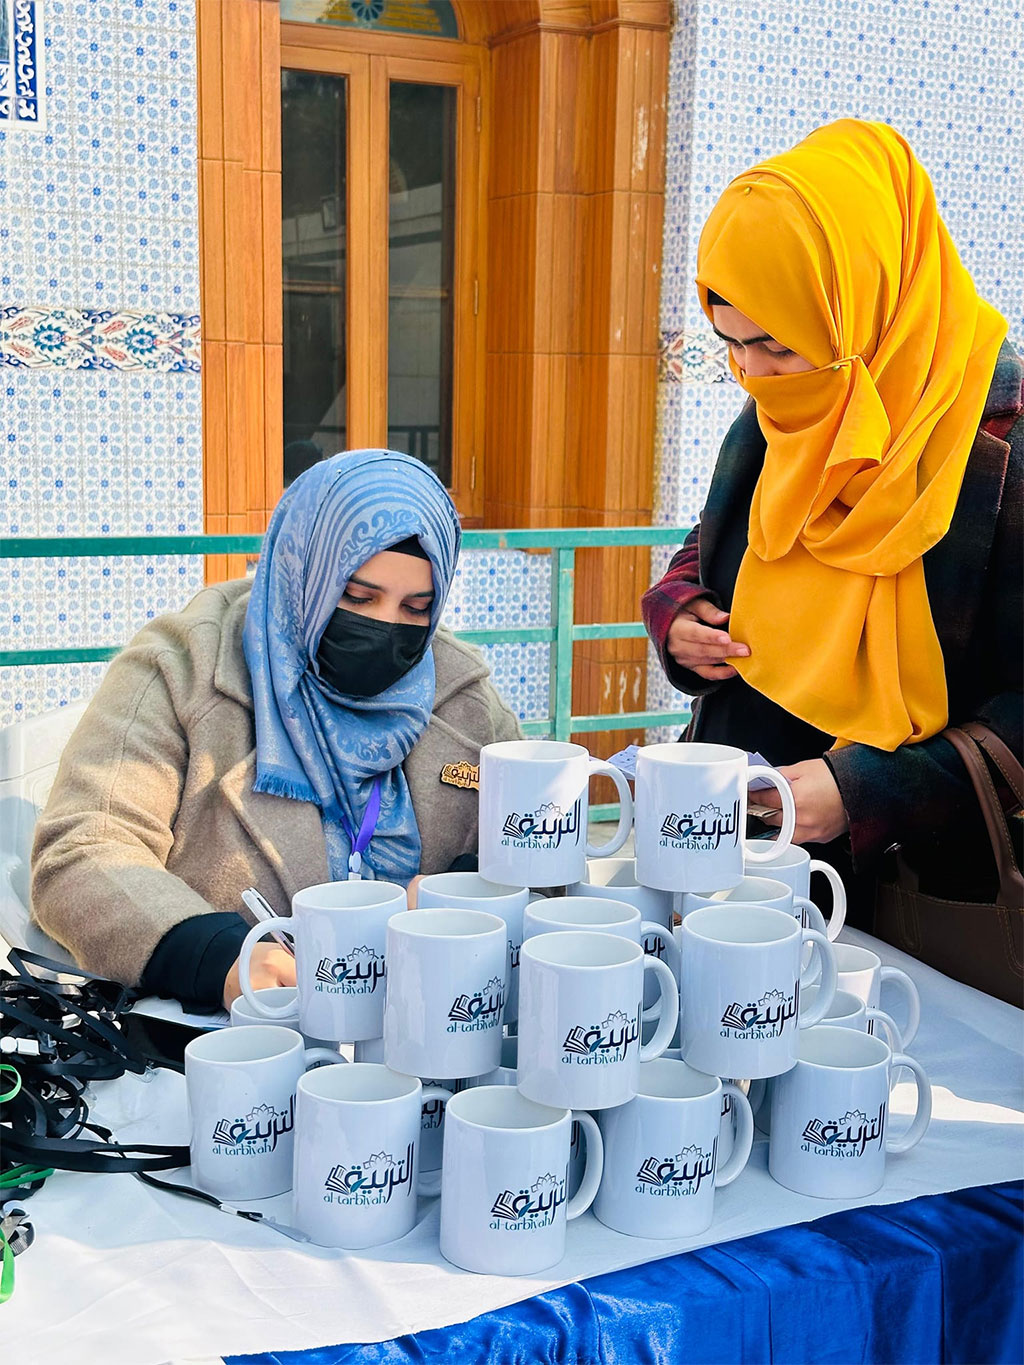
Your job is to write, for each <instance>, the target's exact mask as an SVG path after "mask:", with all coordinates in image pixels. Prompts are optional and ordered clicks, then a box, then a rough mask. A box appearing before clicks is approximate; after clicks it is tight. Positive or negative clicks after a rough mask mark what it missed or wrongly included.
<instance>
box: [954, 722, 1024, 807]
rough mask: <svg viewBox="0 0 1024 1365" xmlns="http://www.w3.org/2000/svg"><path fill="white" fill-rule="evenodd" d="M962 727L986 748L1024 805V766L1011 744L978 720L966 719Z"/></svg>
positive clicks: (1016, 799) (976, 742)
mask: <svg viewBox="0 0 1024 1365" xmlns="http://www.w3.org/2000/svg"><path fill="white" fill-rule="evenodd" d="M960 729H961V730H962V731H963V732H964V734H965V735H970V737H971V739H973V740H974V742H975V744H980V745H981V747H982V749H984V751H985V755H986V757H987V758H988V759H989V760H990V761H991V762H992V763H993V764H994V765H995V767H996V768H997V769H998V770H999V772H1000V773H1001V774H1002V777H1003V781H1004V782H1005V783H1006V785H1007V786H1008V787H1009V788H1010V791H1011V792H1012V793H1013V797H1014V800H1015V801H1016V803H1017V808H1018V809H1019V808H1020V807H1021V806H1022V805H1024V767H1021V763H1020V760H1019V759H1018V758H1017V757H1016V755H1015V754H1014V753H1012V751H1011V750H1010V747H1009V745H1007V744H1005V743H1004V742H1003V741H1002V740H1001V739H1000V738H999V736H998V735H997V734H996V732H995V731H994V730H990V729H989V728H988V726H987V725H982V724H981V722H980V721H977V720H969V721H965V723H964V724H963V725H961V726H960Z"/></svg>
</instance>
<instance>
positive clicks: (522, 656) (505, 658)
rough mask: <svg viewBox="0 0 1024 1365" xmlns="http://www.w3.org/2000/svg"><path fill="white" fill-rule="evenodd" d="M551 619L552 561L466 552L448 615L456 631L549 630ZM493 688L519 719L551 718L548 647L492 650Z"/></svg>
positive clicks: (489, 652)
mask: <svg viewBox="0 0 1024 1365" xmlns="http://www.w3.org/2000/svg"><path fill="white" fill-rule="evenodd" d="M550 620H551V557H550V556H549V555H546V554H525V553H524V552H522V551H521V550H467V551H465V553H464V554H463V555H462V557H461V560H460V561H459V567H458V568H457V569H456V571H455V582H454V584H453V585H452V591H451V594H450V596H449V598H448V605H447V608H446V610H445V624H446V625H448V626H451V628H452V629H453V630H499V629H510V628H513V627H516V626H546V625H548V624H550ZM483 653H484V657H485V658H486V660H487V662H488V664H489V665H490V668H491V673H492V676H493V678H494V684H495V686H496V687H497V689H498V691H499V692H500V693H501V695H502V696H503V697H504V698H505V700H506V701H507V702H508V704H509V705H510V706H511V707H512V709H513V711H515V713H516V715H517V716H518V717H519V719H520V720H534V719H537V718H539V717H542V716H546V715H547V714H548V659H549V653H550V649H549V646H548V645H543V644H530V645H515V644H508V645H488V646H487V647H486V648H485V649H484V651H483Z"/></svg>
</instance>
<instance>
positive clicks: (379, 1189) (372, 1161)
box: [324, 1142, 414, 1206]
mask: <svg viewBox="0 0 1024 1365" xmlns="http://www.w3.org/2000/svg"><path fill="white" fill-rule="evenodd" d="M413 1150H414V1146H413V1143H411V1142H410V1143H409V1145H408V1147H406V1149H405V1156H403V1157H398V1158H397V1159H396V1158H395V1157H393V1156H392V1155H391V1153H390V1152H372V1153H371V1154H370V1155H369V1156H368V1157H367V1158H366V1160H365V1161H355V1162H341V1163H339V1164H338V1165H337V1166H332V1167H331V1170H330V1174H329V1175H328V1177H327V1179H326V1180H325V1181H324V1191H325V1193H324V1203H325V1204H347V1205H350V1206H351V1205H354V1204H390V1202H391V1196H392V1195H393V1194H394V1193H395V1191H396V1190H401V1189H402V1188H403V1186H404V1188H405V1193H406V1195H407V1196H409V1197H411V1196H412V1192H413V1183H412V1169H413Z"/></svg>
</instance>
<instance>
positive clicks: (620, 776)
mask: <svg viewBox="0 0 1024 1365" xmlns="http://www.w3.org/2000/svg"><path fill="white" fill-rule="evenodd" d="M589 776H590V777H599V776H600V777H610V778H611V779H612V781H613V782H614V783H615V786H616V789H617V790H618V793H619V827H618V829H617V830H616V831H615V833H614V834H613V835H612V837H611V838H610V839H609V840H608V842H607V843H606V844H599V845H598V844H592V843H590V842H589V840H588V842H587V847H586V856H587V857H588V858H610V857H611V855H612V854H613V853H618V851H619V849H620V848H621V847H622V845H623V844H624V843H625V842H626V840H627V839H628V838H629V831H630V830H631V829H632V828H633V793H632V792H631V791H630V790H629V783H628V782H627V781H626V777H625V774H624V773H621V772H620V771H619V770H618V768H616V767H615V766H614V765H613V764H611V763H605V761H604V760H603V759H600V758H592V759H591V760H590V775H589ZM588 781H589V778H588Z"/></svg>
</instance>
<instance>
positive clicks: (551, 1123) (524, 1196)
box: [441, 1086, 602, 1275]
mask: <svg viewBox="0 0 1024 1365" xmlns="http://www.w3.org/2000/svg"><path fill="white" fill-rule="evenodd" d="M573 1119H575V1120H576V1121H577V1122H578V1123H579V1124H580V1125H581V1126H582V1127H583V1128H584V1129H585V1130H586V1133H587V1165H586V1170H585V1173H584V1176H583V1180H582V1183H581V1185H580V1188H579V1190H578V1191H577V1192H576V1194H575V1195H574V1196H573V1197H572V1198H571V1199H570V1198H569V1191H568V1185H569V1141H570V1126H571V1123H572V1120H573ZM445 1123H446V1127H447V1132H446V1134H445V1141H444V1167H443V1173H442V1177H441V1255H442V1256H443V1257H444V1258H445V1260H447V1261H451V1263H452V1264H453V1265H457V1266H461V1267H462V1269H463V1270H473V1271H476V1272H478V1273H480V1274H485V1275H529V1274H532V1273H536V1272H538V1271H541V1270H547V1269H549V1268H550V1267H551V1266H553V1265H556V1264H557V1263H558V1262H559V1261H560V1260H561V1259H562V1257H563V1255H564V1254H565V1227H566V1222H567V1221H568V1220H569V1219H571V1218H578V1217H579V1216H580V1214H581V1213H583V1212H585V1211H586V1209H588V1208H589V1207H590V1204H591V1203H592V1201H593V1198H594V1195H595V1194H596V1193H597V1187H598V1185H599V1184H600V1180H601V1164H602V1143H601V1134H600V1132H599V1130H598V1127H597V1124H596V1123H595V1122H594V1120H593V1118H592V1117H591V1116H590V1115H589V1114H572V1113H571V1112H570V1111H569V1110H568V1109H565V1108H562V1107H553V1106H549V1105H543V1104H537V1103H535V1102H534V1101H533V1100H528V1099H526V1098H525V1097H524V1096H523V1095H521V1094H520V1093H519V1092H518V1091H517V1090H513V1089H512V1088H511V1087H510V1086H482V1087H479V1088H474V1089H472V1090H464V1091H462V1093H461V1094H459V1095H456V1096H455V1098H454V1099H452V1100H449V1102H448V1115H447V1118H446V1120H445Z"/></svg>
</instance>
